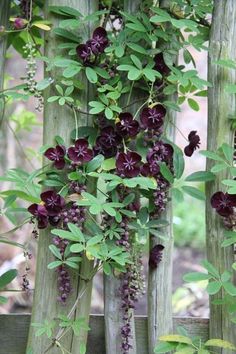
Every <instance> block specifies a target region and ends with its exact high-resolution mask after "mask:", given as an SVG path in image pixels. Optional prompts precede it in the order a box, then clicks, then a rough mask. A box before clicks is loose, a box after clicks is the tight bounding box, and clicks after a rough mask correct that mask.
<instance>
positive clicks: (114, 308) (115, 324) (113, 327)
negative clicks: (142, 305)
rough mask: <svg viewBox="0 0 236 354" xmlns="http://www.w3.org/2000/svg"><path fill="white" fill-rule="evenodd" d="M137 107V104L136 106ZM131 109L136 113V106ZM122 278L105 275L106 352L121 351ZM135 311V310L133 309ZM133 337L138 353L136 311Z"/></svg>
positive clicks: (131, 2)
mask: <svg viewBox="0 0 236 354" xmlns="http://www.w3.org/2000/svg"><path fill="white" fill-rule="evenodd" d="M140 3H141V1H140V0H124V11H126V12H129V13H131V14H133V15H134V14H136V13H137V11H138V9H139V6H140ZM136 94H137V92H136V90H133V94H132V98H131V99H134V98H135V97H136V98H137V96H136ZM136 108H137V106H136ZM129 111H132V112H134V113H135V106H133V107H131V109H129ZM120 287H121V280H120V279H119V278H118V277H116V276H113V275H110V276H104V316H105V338H106V354H120V353H121V327H122V325H123V320H122V311H121V294H120ZM132 312H133V311H132ZM131 328H132V339H130V343H131V345H132V347H133V348H132V349H130V354H136V337H135V326H134V313H132V317H131Z"/></svg>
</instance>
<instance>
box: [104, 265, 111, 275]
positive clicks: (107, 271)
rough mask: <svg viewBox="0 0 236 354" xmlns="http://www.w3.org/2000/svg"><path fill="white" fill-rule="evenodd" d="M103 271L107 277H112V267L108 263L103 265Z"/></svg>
mask: <svg viewBox="0 0 236 354" xmlns="http://www.w3.org/2000/svg"><path fill="white" fill-rule="evenodd" d="M103 271H104V273H105V274H106V275H111V266H110V264H109V263H107V262H104V263H103Z"/></svg>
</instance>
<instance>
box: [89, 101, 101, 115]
mask: <svg viewBox="0 0 236 354" xmlns="http://www.w3.org/2000/svg"><path fill="white" fill-rule="evenodd" d="M89 106H91V107H93V108H92V109H90V111H89V113H90V114H98V113H101V112H102V111H104V109H105V105H104V104H103V103H101V102H98V101H91V102H89Z"/></svg>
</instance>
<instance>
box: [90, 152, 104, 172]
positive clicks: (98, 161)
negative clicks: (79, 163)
mask: <svg viewBox="0 0 236 354" xmlns="http://www.w3.org/2000/svg"><path fill="white" fill-rule="evenodd" d="M103 162H104V156H103V155H97V156H95V157H94V158H93V159H92V160H91V161H89V163H88V164H87V166H86V171H87V172H88V173H89V172H93V171H96V170H97V169H98V168H99V167H101V166H102V164H103Z"/></svg>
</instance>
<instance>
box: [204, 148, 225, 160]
mask: <svg viewBox="0 0 236 354" xmlns="http://www.w3.org/2000/svg"><path fill="white" fill-rule="evenodd" d="M199 152H200V154H201V155H203V156H206V157H208V159H211V160H215V161H220V162H224V163H225V160H224V159H223V158H222V157H221V156H219V155H218V154H216V153H215V152H212V151H207V150H201V151H199Z"/></svg>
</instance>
